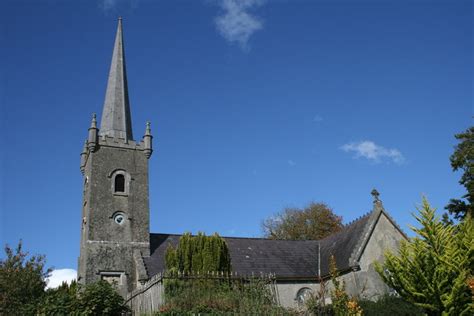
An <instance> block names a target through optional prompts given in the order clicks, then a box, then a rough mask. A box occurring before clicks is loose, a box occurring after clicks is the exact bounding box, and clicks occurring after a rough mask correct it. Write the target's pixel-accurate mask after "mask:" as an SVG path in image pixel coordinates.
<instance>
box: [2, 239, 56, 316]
mask: <svg viewBox="0 0 474 316" xmlns="http://www.w3.org/2000/svg"><path fill="white" fill-rule="evenodd" d="M5 253H6V259H5V260H0V314H2V315H11V314H13V315H17V314H23V315H26V314H31V313H33V310H34V308H35V304H36V303H37V302H38V300H40V299H41V298H42V296H43V295H44V288H45V286H46V282H45V278H46V277H47V276H48V274H49V272H50V270H46V271H45V270H44V266H45V257H44V256H41V255H36V256H31V257H29V254H28V252H24V251H22V242H21V240H20V242H19V243H18V246H17V247H16V248H15V249H12V248H11V247H10V246H8V245H6V246H5Z"/></svg>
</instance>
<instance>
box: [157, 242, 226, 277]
mask: <svg viewBox="0 0 474 316" xmlns="http://www.w3.org/2000/svg"><path fill="white" fill-rule="evenodd" d="M165 264H166V269H167V270H168V271H169V272H171V273H174V272H178V271H179V272H181V273H185V274H192V273H207V272H216V271H219V272H227V273H228V272H230V269H231V266H230V255H229V249H228V248H227V244H226V242H225V240H224V239H222V238H221V237H220V236H219V235H218V234H214V235H212V236H206V235H205V234H203V233H198V234H197V235H196V236H192V235H191V234H190V233H185V234H183V235H182V236H181V238H180V239H179V243H178V245H177V247H176V248H174V247H172V246H169V247H168V249H167V250H166V254H165Z"/></svg>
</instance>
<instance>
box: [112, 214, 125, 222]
mask: <svg viewBox="0 0 474 316" xmlns="http://www.w3.org/2000/svg"><path fill="white" fill-rule="evenodd" d="M113 219H114V222H116V223H117V224H119V225H122V224H123V223H124V222H125V215H124V214H123V213H121V212H117V213H115V215H114V216H113Z"/></svg>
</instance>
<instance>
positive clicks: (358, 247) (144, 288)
mask: <svg viewBox="0 0 474 316" xmlns="http://www.w3.org/2000/svg"><path fill="white" fill-rule="evenodd" d="M123 45H124V42H123V35H122V20H121V19H119V21H118V27H117V33H116V36H115V43H114V47H113V54H112V62H111V66H110V72H109V76H108V83H107V90H106V94H105V101H104V106H103V110H102V116H101V120H100V125H98V123H97V118H96V116H95V115H93V116H92V121H91V124H90V127H89V129H88V134H87V139H86V141H85V143H84V147H83V149H82V152H81V155H80V156H81V162H80V170H81V172H82V175H83V199H82V217H81V219H82V220H81V241H80V256H79V260H78V276H77V280H78V282H79V283H82V284H88V283H92V282H95V281H98V280H101V279H102V280H107V281H110V282H115V284H116V285H117V288H118V290H119V292H120V293H121V294H122V296H123V297H125V298H126V301H127V304H129V305H130V306H131V307H132V310H134V311H135V312H137V313H141V312H150V311H153V310H156V309H157V308H158V307H159V305H160V304H161V303H162V302H163V298H162V297H159V296H160V295H159V294H155V295H153V293H159V292H156V291H155V292H154V289H156V288H157V287H159V286H161V285H162V279H160V276H161V275H162V272H163V271H164V270H165V264H164V257H165V251H166V249H167V247H168V246H169V245H173V246H174V245H176V244H177V242H178V240H179V237H180V235H173V234H163V233H151V232H150V227H149V226H150V224H149V218H150V209H149V189H148V163H149V161H150V158H151V156H152V153H153V145H152V143H153V136H152V133H151V125H150V123H149V122H147V123H146V124H144V126H143V137H141V138H140V139H139V140H138V139H137V140H135V138H134V136H133V130H132V120H131V107H130V102H129V96H128V87H127V74H126V67H125V53H124V46H123ZM372 195H373V200H374V201H373V206H372V211H370V212H369V213H367V214H365V215H363V216H361V217H360V218H359V219H357V220H355V221H353V222H351V223H349V224H347V225H345V226H344V227H343V229H342V230H341V231H340V232H338V233H335V234H333V235H330V236H328V237H326V238H324V239H322V240H270V239H264V238H237V237H223V238H224V239H225V241H226V243H227V245H228V248H229V252H230V256H231V263H232V270H233V272H234V273H237V274H238V275H251V274H255V275H259V274H271V275H273V276H274V278H275V284H276V294H277V295H276V296H277V302H278V303H279V304H281V305H282V306H285V307H297V306H298V304H300V303H301V302H302V301H304V299H305V297H306V296H307V295H308V294H310V293H316V292H317V291H318V290H319V289H320V286H321V281H322V280H327V279H329V258H330V257H331V256H334V257H335V259H336V263H337V269H338V271H339V274H340V278H341V279H342V280H344V281H345V284H346V290H347V292H348V294H349V295H353V296H358V297H361V298H368V299H374V298H376V297H378V296H380V295H382V294H384V293H387V292H389V291H390V289H389V288H388V287H387V286H386V285H385V284H384V283H383V282H382V280H381V278H380V277H379V276H378V274H377V272H376V271H375V269H374V262H375V261H381V260H383V254H384V252H385V251H386V250H388V249H389V250H396V249H397V248H398V245H399V243H400V241H401V240H403V239H406V238H407V237H406V235H405V234H404V233H403V232H402V230H401V229H400V227H399V226H398V225H397V224H396V223H395V221H394V220H393V219H392V218H391V217H390V215H389V214H388V213H387V212H386V211H385V209H384V207H383V205H382V202H381V201H380V199H379V194H378V192H377V191H376V190H373V191H372ZM160 280H161V281H160ZM144 302H147V303H146V304H145V303H144ZM145 305H146V306H145Z"/></svg>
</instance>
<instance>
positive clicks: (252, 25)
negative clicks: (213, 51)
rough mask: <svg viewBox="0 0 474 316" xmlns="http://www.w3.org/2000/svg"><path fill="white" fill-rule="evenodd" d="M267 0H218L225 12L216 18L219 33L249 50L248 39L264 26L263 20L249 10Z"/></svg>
mask: <svg viewBox="0 0 474 316" xmlns="http://www.w3.org/2000/svg"><path fill="white" fill-rule="evenodd" d="M264 2H265V0H218V3H219V6H220V7H221V8H222V10H223V13H222V15H219V16H218V17H216V18H215V20H214V21H215V23H216V27H217V30H218V31H219V33H220V34H221V35H222V36H223V37H224V38H225V39H226V40H227V41H228V42H230V43H234V42H236V43H238V44H239V45H240V47H241V48H242V49H243V50H244V51H248V49H249V46H248V41H249V39H250V37H251V36H252V35H253V33H255V32H256V31H258V30H260V29H262V28H263V20H262V19H261V18H259V17H257V16H255V15H253V14H250V13H249V11H250V10H252V9H254V8H256V7H259V6H261V5H262V4H263V3H264Z"/></svg>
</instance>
